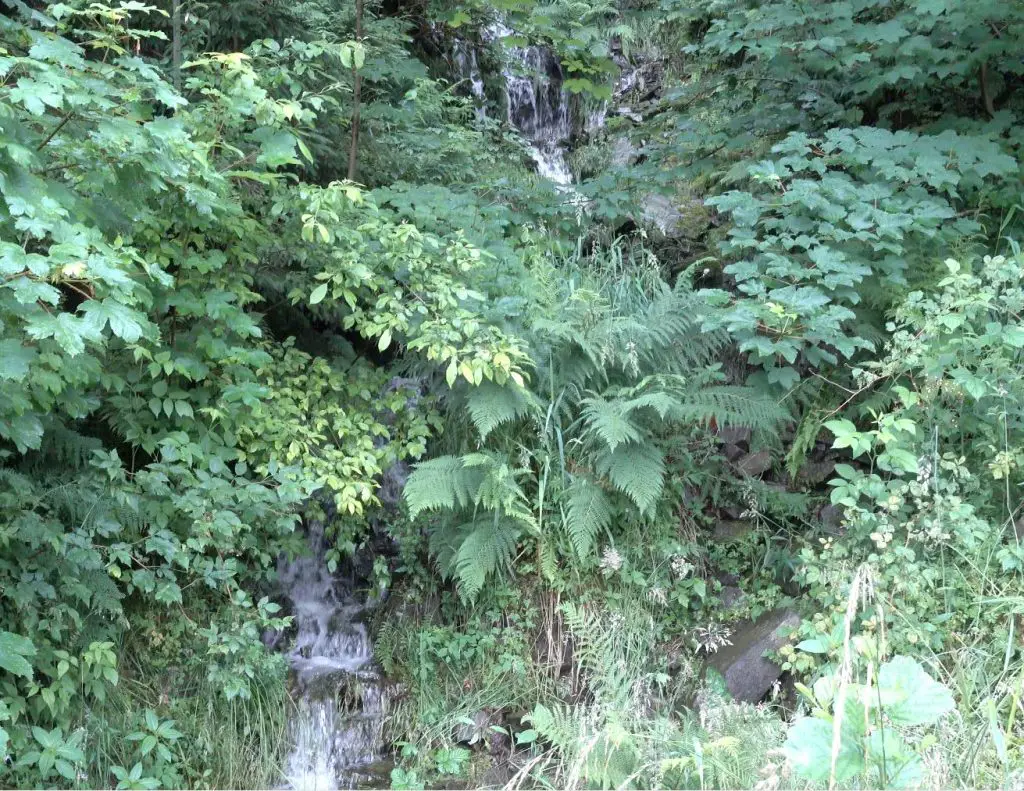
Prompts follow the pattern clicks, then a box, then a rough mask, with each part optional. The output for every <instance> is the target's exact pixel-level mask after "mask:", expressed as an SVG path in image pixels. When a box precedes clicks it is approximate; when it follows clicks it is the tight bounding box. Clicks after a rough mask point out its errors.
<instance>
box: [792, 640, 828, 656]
mask: <svg viewBox="0 0 1024 791" xmlns="http://www.w3.org/2000/svg"><path fill="white" fill-rule="evenodd" d="M796 650H797V651H804V652H806V653H808V654H827V653H828V643H826V642H825V641H824V640H822V639H821V638H820V637H819V638H815V639H813V640H804V641H803V642H801V643H798V644H797V647H796Z"/></svg>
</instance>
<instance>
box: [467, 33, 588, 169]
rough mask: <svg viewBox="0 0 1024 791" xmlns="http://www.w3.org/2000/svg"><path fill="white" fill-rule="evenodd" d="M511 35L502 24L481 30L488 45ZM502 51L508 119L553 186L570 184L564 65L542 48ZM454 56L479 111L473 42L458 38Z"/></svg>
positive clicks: (481, 87)
mask: <svg viewBox="0 0 1024 791" xmlns="http://www.w3.org/2000/svg"><path fill="white" fill-rule="evenodd" d="M511 35H514V31H513V30H511V29H510V28H508V27H506V26H505V25H504V24H502V23H500V22H496V23H494V24H492V25H491V26H489V27H488V28H486V29H485V30H484V31H483V39H484V41H485V42H486V43H491V42H494V41H497V40H498V39H503V38H507V37H508V36H511ZM505 51H506V54H507V60H506V64H505V67H504V68H503V69H502V76H503V77H504V80H505V106H506V109H507V120H508V122H509V124H511V125H512V126H513V127H515V128H516V129H518V130H519V132H520V133H521V134H522V135H523V137H524V138H525V139H526V143H527V146H528V147H529V151H530V156H531V157H532V159H533V161H534V162H536V163H537V172H538V173H540V175H542V176H544V177H545V178H547V179H550V180H551V181H553V182H554V183H555V184H559V185H566V184H570V183H571V182H572V173H571V172H570V170H569V165H568V163H567V162H566V159H565V154H566V145H567V143H568V140H569V137H570V135H571V133H572V123H571V117H570V114H569V93H568V91H566V90H565V88H564V85H563V83H564V74H563V72H562V66H561V64H560V63H559V62H558V58H556V57H555V56H554V55H553V54H552V53H551V51H550V50H548V49H547V48H545V47H536V46H531V47H515V46H510V47H506V49H505ZM453 54H454V61H455V65H456V67H457V68H458V69H459V73H460V76H461V77H462V78H463V79H465V80H467V81H468V83H469V86H470V92H471V94H472V96H473V98H474V99H476V101H477V106H478V110H477V112H478V113H479V112H481V109H480V108H481V107H482V106H483V105H482V103H483V100H484V83H483V78H482V77H481V73H480V66H479V62H478V58H477V51H476V49H475V48H474V47H473V46H472V45H471V44H468V43H467V42H465V41H462V40H459V41H456V42H455V47H454V53H453ZM484 113H486V111H485V110H484Z"/></svg>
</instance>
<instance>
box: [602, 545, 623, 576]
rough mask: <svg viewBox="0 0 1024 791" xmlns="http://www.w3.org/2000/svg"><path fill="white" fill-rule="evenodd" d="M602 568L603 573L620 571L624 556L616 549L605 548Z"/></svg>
mask: <svg viewBox="0 0 1024 791" xmlns="http://www.w3.org/2000/svg"><path fill="white" fill-rule="evenodd" d="M600 566H601V570H602V571H618V570H619V569H621V568H622V555H620V554H619V551H618V550H617V549H615V548H614V547H605V548H604V552H602V553H601V563H600Z"/></svg>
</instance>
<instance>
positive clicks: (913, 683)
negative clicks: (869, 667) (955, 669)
mask: <svg viewBox="0 0 1024 791" xmlns="http://www.w3.org/2000/svg"><path fill="white" fill-rule="evenodd" d="M878 695H879V698H880V701H881V706H882V709H883V710H884V711H885V714H886V716H888V717H889V719H890V720H892V722H893V723H895V724H897V725H932V724H934V723H936V722H938V720H939V719H940V718H941V717H942V715H943V714H946V713H947V712H950V711H952V710H953V708H954V707H955V704H954V702H953V695H952V693H951V692H950V691H949V689H948V688H947V687H946V686H945V685H943V684H940V683H939V682H938V681H936V680H935V679H933V678H932V677H931V676H930V675H928V673H927V672H925V670H924V668H922V667H921V665H920V664H918V663H917V662H916V661H915V660H913V659H911V658H910V657H907V656H897V657H894V658H893V659H891V660H889V661H888V662H886V663H885V664H884V665H882V667H881V668H880V669H879V671H878Z"/></svg>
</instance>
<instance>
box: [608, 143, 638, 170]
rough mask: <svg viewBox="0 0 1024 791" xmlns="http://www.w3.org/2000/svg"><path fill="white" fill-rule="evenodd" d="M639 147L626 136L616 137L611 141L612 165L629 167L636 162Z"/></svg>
mask: <svg viewBox="0 0 1024 791" xmlns="http://www.w3.org/2000/svg"><path fill="white" fill-rule="evenodd" d="M639 156H640V149H639V148H637V147H636V146H634V145H633V141H632V140H630V139H629V138H628V137H617V138H615V142H614V143H612V151H611V163H612V165H613V166H614V167H620V168H623V167H629V166H630V165H633V164H635V163H636V161H637V158H638V157H639Z"/></svg>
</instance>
